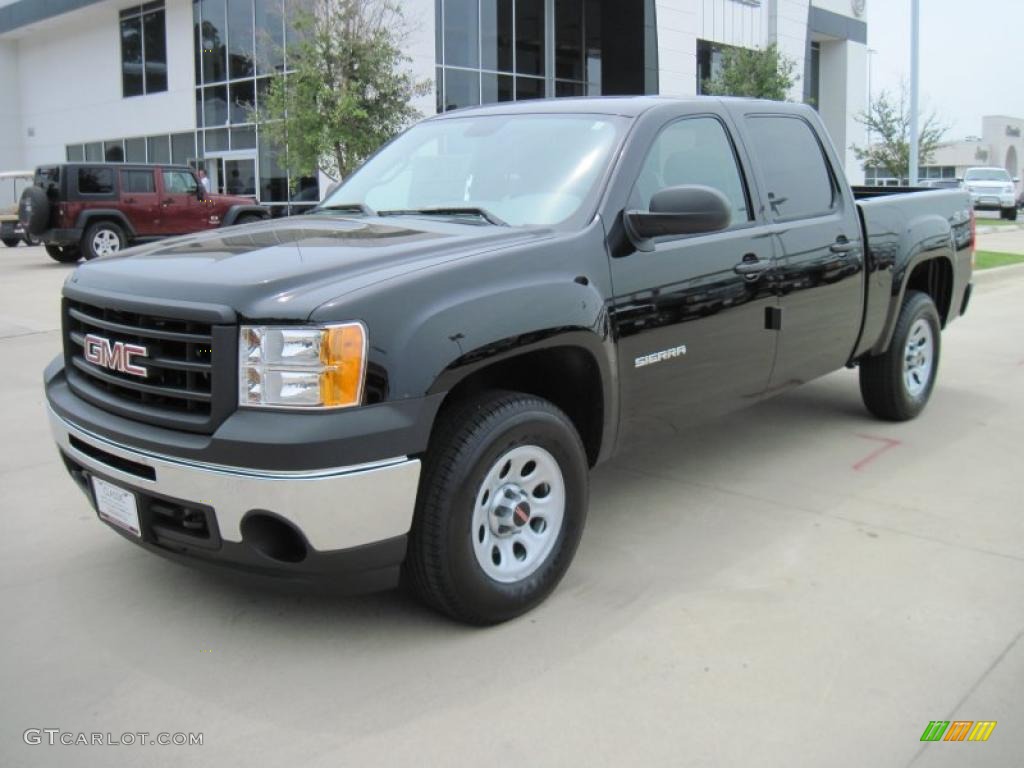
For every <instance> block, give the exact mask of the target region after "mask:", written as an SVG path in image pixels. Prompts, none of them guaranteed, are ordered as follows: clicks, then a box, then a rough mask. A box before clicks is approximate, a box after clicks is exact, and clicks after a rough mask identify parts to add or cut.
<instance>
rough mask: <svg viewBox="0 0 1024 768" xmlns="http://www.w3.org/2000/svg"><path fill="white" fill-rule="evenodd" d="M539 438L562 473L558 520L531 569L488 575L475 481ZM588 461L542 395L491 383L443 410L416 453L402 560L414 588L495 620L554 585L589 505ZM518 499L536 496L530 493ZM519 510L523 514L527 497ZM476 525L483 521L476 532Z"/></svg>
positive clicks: (472, 618)
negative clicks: (506, 578) (416, 483)
mask: <svg viewBox="0 0 1024 768" xmlns="http://www.w3.org/2000/svg"><path fill="white" fill-rule="evenodd" d="M538 447H539V448H541V449H543V451H546V452H547V454H548V455H549V456H550V458H553V459H554V462H555V464H556V465H557V468H558V471H559V472H560V473H561V480H562V481H563V484H564V492H565V496H564V498H565V505H564V516H563V518H562V523H561V527H560V528H559V529H558V530H557V533H556V534H555V538H554V539H553V543H552V544H551V545H549V546H550V547H551V548H550V550H549V551H547V553H546V554H545V555H544V556H543V558H541V559H539V560H538V561H537V565H536V569H535V570H534V571H532V572H531V573H529V574H527V575H525V576H524V577H523V578H522V579H520V580H518V581H512V582H502V581H499V580H495V578H492V577H491V576H490V575H488V574H487V573H486V572H485V571H484V569H483V567H482V566H481V564H480V562H479V561H478V559H477V555H476V554H475V550H474V542H473V537H474V535H475V532H474V530H473V528H474V527H475V524H474V518H473V515H474V512H475V511H476V505H477V500H478V498H479V497H480V494H481V492H482V491H483V490H484V489H483V487H482V483H483V482H484V480H485V478H487V477H488V476H489V473H492V472H493V471H494V469H495V468H496V467H497V466H498V463H497V462H499V460H504V457H505V455H506V454H507V453H508V452H509V451H512V450H515V449H517V448H526V449H528V450H531V449H532V450H536V448H538ZM528 463H529V462H528ZM524 471H527V470H526V469H525V468H524ZM587 471H588V467H587V456H586V451H585V450H584V448H583V444H582V442H581V441H580V438H579V435H578V434H577V432H576V430H575V428H574V427H573V425H572V422H571V421H570V420H569V418H568V417H567V416H566V415H565V414H564V413H563V412H562V411H561V410H559V409H558V408H557V407H555V406H554V405H553V404H551V403H550V402H548V401H547V400H543V399H541V398H539V397H534V396H532V395H525V394H520V393H514V392H488V393H484V394H483V395H481V396H479V397H476V398H473V399H471V400H468V401H466V402H465V403H463V404H461V405H458V406H456V407H454V408H453V409H452V410H451V411H449V412H448V413H446V414H443V415H442V416H441V421H440V422H439V424H438V426H437V428H436V429H435V433H434V435H433V436H432V437H431V442H430V447H429V449H428V452H427V456H426V458H425V460H424V463H423V473H422V475H421V479H420V488H419V494H418V497H417V506H416V514H415V518H414V520H413V526H412V531H411V533H410V539H409V551H408V557H407V560H406V565H405V568H406V575H407V577H408V580H409V582H410V583H411V585H412V587H413V589H414V590H415V591H416V593H417V594H418V595H419V596H420V597H421V598H422V599H423V601H424V602H426V603H427V604H428V605H430V606H431V607H433V608H435V609H437V610H439V611H441V612H442V613H445V614H447V615H448V616H451V617H452V618H454V619H457V620H459V621H463V622H466V623H468V624H477V625H487V624H497V623H499V622H502V621H507V620H509V619H512V618H514V617H516V616H519V615H520V614H522V613H525V612H526V611H528V610H530V609H531V608H533V607H534V606H535V605H537V604H538V603H540V602H541V601H542V600H544V598H545V597H547V596H548V595H549V594H550V593H551V591H552V590H553V589H554V588H555V587H556V586H557V585H558V582H559V581H560V580H561V578H562V576H564V575H565V572H566V570H567V569H568V568H569V564H570V563H571V562H572V558H573V556H574V555H575V553H576V547H577V545H578V544H579V541H580V536H581V534H582V532H583V526H584V523H585V522H586V515H587V502H588V499H587V496H588V477H587ZM523 476H524V477H528V476H529V475H528V474H527V475H523ZM526 485H527V487H528V485H529V483H528V482H527V483H526ZM538 488H540V486H538ZM549 492H550V489H549ZM531 493H533V494H534V495H535V497H536V498H538V499H542V498H543V495H546V494H543V491H538V490H537V489H534V490H533V491H532V492H531ZM542 494H543V495H542ZM497 497H498V496H497V494H495V497H494V498H497ZM524 499H526V500H528V501H530V502H534V503H535V504H536V503H543V502H536V501H535V498H534V497H531V496H529V495H527V496H524ZM526 510H527V512H526V514H527V516H529V514H530V507H529V505H527V506H526ZM518 511H519V506H516V512H518ZM510 519H511V518H510ZM542 522H543V521H542ZM520 525H522V523H520ZM523 533H525V532H523ZM482 534H483V529H482V528H481V540H482ZM495 541H497V539H495ZM507 541H512V542H514V541H517V540H516V539H507ZM519 541H529V540H528V539H522V540H519ZM512 546H513V547H514V546H516V545H515V544H514V543H513V544H512ZM520 546H521V545H520Z"/></svg>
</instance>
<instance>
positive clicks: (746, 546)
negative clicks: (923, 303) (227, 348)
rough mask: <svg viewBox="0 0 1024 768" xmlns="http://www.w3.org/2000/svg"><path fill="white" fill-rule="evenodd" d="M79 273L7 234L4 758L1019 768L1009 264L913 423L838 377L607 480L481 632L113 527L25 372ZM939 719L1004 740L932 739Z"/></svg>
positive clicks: (0, 473) (1018, 551) (1017, 520)
mask: <svg viewBox="0 0 1024 768" xmlns="http://www.w3.org/2000/svg"><path fill="white" fill-rule="evenodd" d="M69 272H70V269H69V268H68V267H64V266H61V265H58V264H55V263H53V262H52V261H50V260H49V259H48V258H47V257H46V255H45V254H44V253H43V252H42V249H37V248H24V247H19V248H17V249H14V250H12V249H6V250H4V249H0V358H2V360H3V363H2V365H0V370H2V371H3V374H4V375H3V377H2V379H0V414H2V424H3V427H4V429H3V434H4V438H5V439H4V440H3V441H2V442H0V488H2V489H3V492H2V494H0V505H2V509H0V513H2V519H3V535H2V536H0V595H2V598H3V600H2V608H0V610H2V617H3V618H2V626H3V630H2V632H0V637H2V649H3V657H2V661H0V689H2V690H3V692H4V695H3V696H2V699H0V722H2V723H3V729H2V732H0V765H9V766H33V765H41V766H42V765H45V766H60V765H74V766H105V767H106V766H110V765H115V764H132V765H137V766H150V765H154V766H155V765H160V766H164V765H180V764H204V765H217V766H234V765H239V766H241V765H246V766H249V765H285V764H287V765H301V766H332V768H333V767H335V766H349V765H351V766H369V765H374V766H377V765H417V766H433V765H437V766H457V765H465V764H469V763H471V762H472V763H474V764H479V763H486V764H489V765H495V766H501V765H529V766H549V765H550V766H571V765H587V766H617V767H618V766H624V765H630V766H632V765H635V766H683V765H685V766H741V765H742V766H815V767H817V766H829V767H830V768H831V767H839V766H857V767H858V768H862V767H863V766H909V765H913V766H965V765H983V766H1011V765H1020V763H1021V755H1024V696H1022V695H1021V685H1022V683H1024V639H1022V638H1024V600H1022V599H1021V596H1022V594H1024V515H1022V511H1024V502H1022V501H1021V499H1022V494H1021V490H1020V477H1021V476H1020V473H1021V470H1022V457H1024V449H1022V444H1024V398H1021V391H1022V387H1024V343H1022V341H1021V339H1022V338H1024V310H1022V307H1024V270H1021V269H1019V268H1013V267H1011V268H1008V269H1006V270H1004V271H1002V272H1001V273H999V274H995V273H992V274H988V275H985V276H984V278H983V279H982V280H980V281H979V286H978V290H977V291H976V293H975V297H974V301H973V305H972V307H971V311H970V312H969V314H968V316H967V317H966V318H965V319H963V320H961V321H958V322H957V323H956V324H954V325H953V326H952V327H951V328H950V329H949V331H948V332H947V333H946V334H945V335H944V339H943V341H944V349H943V357H942V363H941V371H940V377H939V383H938V386H937V389H936V391H935V394H934V397H933V400H932V403H931V405H930V407H929V409H928V410H927V411H926V412H925V414H924V415H923V416H922V417H921V418H920V419H919V420H917V421H915V422H913V423H910V424H904V425H891V424H883V423H880V422H877V421H874V420H872V419H871V418H870V417H868V415H867V414H866V412H865V411H864V410H863V408H862V406H861V404H860V399H859V394H858V391H857V383H856V375H855V373H853V372H849V371H843V372H840V373H837V374H834V375H832V376H829V377H827V378H825V379H823V380H821V381H818V382H815V383H813V384H810V385H808V386H806V387H804V388H802V389H801V390H798V391H796V392H793V393H790V394H787V395H785V396H782V397H780V398H777V399H776V400H774V401H771V402H769V403H766V404H764V405H761V406H758V407H756V408H754V409H750V410H747V411H744V412H741V413H738V414H734V415H732V416H730V417H728V418H726V419H722V420H719V421H716V422H713V423H710V424H707V425H706V426H704V427H702V428H700V429H698V430H695V431H694V432H692V433H691V434H687V435H683V436H677V437H674V438H671V439H668V440H666V441H663V442H659V443H657V444H652V445H651V446H650V447H649V448H648V449H647V450H646V451H645V452H643V453H638V454H634V455H630V456H627V457H623V458H620V459H617V460H616V461H614V462H612V463H611V464H609V465H606V466H604V467H602V468H600V469H599V470H598V471H597V472H595V474H594V477H593V490H592V506H591V512H590V519H589V525H588V528H587V531H586V532H585V534H584V537H583V543H582V545H581V548H580V551H579V554H578V556H577V558H576V562H575V564H574V565H573V567H572V569H571V570H570V572H569V574H568V576H567V577H566V579H565V581H564V582H563V583H562V585H561V587H560V588H559V589H558V591H557V592H556V593H555V594H554V595H553V596H552V598H551V599H549V600H548V601H547V602H546V603H545V604H544V605H542V606H541V607H540V608H539V609H538V610H536V611H535V612H533V613H531V614H529V615H527V616H525V617H523V618H521V619H519V620H517V621H514V622H512V623H509V624H506V625H504V626H500V627H495V628H491V629H486V630H479V629H468V628H465V627H462V626H457V625H454V624H451V623H449V622H448V621H446V620H444V619H441V618H439V617H437V616H435V615H433V614H432V613H429V612H428V611H426V610H424V609H422V608H420V607H419V606H418V605H417V604H416V603H415V602H413V601H412V600H411V599H410V598H408V597H406V596H404V595H402V594H401V593H389V594H384V595H370V596H365V597H358V598H333V597H323V596H319V597H303V596H295V595H294V594H288V593H283V594H278V593H269V594H268V593H266V592H263V591H257V590H254V589H252V588H251V587H249V586H247V585H245V584H238V583H236V582H228V581H224V580H222V579H219V578H217V577H216V576H211V575H209V574H206V573H203V572H197V571H193V570H191V569H188V568H183V567H180V566H178V565H175V564H172V563H169V562H165V561H163V560H162V559H159V558H155V557H153V556H151V555H148V554H147V553H145V552H143V551H141V550H138V549H136V548H134V547H132V546H130V545H129V544H127V543H126V542H124V541H123V540H122V539H121V538H120V537H119V536H117V535H116V534H114V533H113V532H111V531H110V530H108V529H107V528H106V526H104V525H103V524H101V523H100V522H98V521H97V519H96V517H95V515H94V514H93V513H92V511H91V510H90V509H89V508H88V506H87V505H86V502H85V500H84V498H83V497H82V495H81V493H80V492H79V491H78V490H77V488H76V487H75V486H74V485H73V484H72V482H71V481H70V480H69V479H68V478H67V477H66V476H65V473H64V470H63V468H62V466H61V465H60V462H59V460H58V458H57V455H56V451H55V449H54V448H53V446H52V444H51V442H50V438H49V436H48V433H47V427H46V419H45V412H44V408H45V406H44V398H43V393H42V388H41V383H40V381H41V371H42V369H43V367H44V366H45V364H46V363H47V362H48V361H49V360H50V359H51V358H52V357H53V356H54V355H55V354H56V353H57V352H58V350H59V347H60V337H59V332H58V330H57V329H58V314H57V308H58V293H59V289H60V285H61V282H62V280H63V279H64V277H65V276H66V275H67V274H68V273H69ZM931 720H951V721H952V720H995V721H997V722H998V726H997V727H996V729H995V730H994V732H993V733H992V736H991V738H990V739H989V741H988V742H987V743H966V742H965V743H943V742H939V743H930V744H924V743H922V742H920V741H919V739H920V737H921V735H922V732H923V731H924V729H925V727H926V725H927V724H928V722H929V721H931ZM29 728H38V729H45V728H57V729H60V730H61V731H64V732H70V733H79V732H86V733H92V732H101V733H104V734H105V733H108V732H109V733H110V734H112V735H113V736H114V737H115V738H117V737H119V736H120V734H122V733H125V732H140V731H146V732H149V733H151V734H156V733H159V732H172V733H173V732H193V733H195V732H202V733H203V745H202V746H149V745H142V746H140V745H133V746H48V745H46V744H42V745H26V744H25V743H24V741H23V735H22V734H23V732H24V731H25V730H26V729H29Z"/></svg>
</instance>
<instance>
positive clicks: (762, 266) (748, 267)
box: [732, 253, 771, 280]
mask: <svg viewBox="0 0 1024 768" xmlns="http://www.w3.org/2000/svg"><path fill="white" fill-rule="evenodd" d="M770 266H771V262H770V261H768V260H764V261H762V260H761V259H759V258H758V257H757V255H756V254H753V253H748V254H746V255H745V256H744V257H743V261H741V262H740V263H739V264H737V265H736V266H735V267H733V268H732V271H733V272H735V273H736V274H737V275H743V276H744V277H745V278H747V279H748V280H756V279H757V278H758V277H760V275H761V273H762V272H764V271H765V270H767V269H768V268H769V267H770Z"/></svg>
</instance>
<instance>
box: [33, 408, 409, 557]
mask: <svg viewBox="0 0 1024 768" xmlns="http://www.w3.org/2000/svg"><path fill="white" fill-rule="evenodd" d="M49 416H50V428H51V431H52V433H53V437H54V440H56V442H57V445H58V447H59V448H60V450H61V451H63V452H64V453H65V454H66V455H67V456H68V457H70V458H71V459H72V460H73V461H74V462H76V463H77V464H79V465H81V466H82V467H84V468H85V469H87V470H88V471H90V472H93V473H95V474H97V475H101V476H103V477H105V478H108V479H110V480H112V481H114V482H116V483H118V484H119V485H123V486H125V487H126V488H128V489H136V490H138V491H140V492H142V493H150V492H151V493H153V494H156V495H158V496H165V497H171V498H174V499H182V500H187V501H191V502H193V503H196V504H202V505H204V506H206V507H210V508H212V509H213V510H214V514H215V516H216V524H217V527H218V529H219V533H220V538H221V539H223V540H225V541H227V542H236V543H239V542H241V541H242V531H241V523H242V519H243V518H244V517H245V516H246V514H248V513H249V512H252V511H262V512H271V513H273V514H274V515H275V516H277V517H280V518H283V519H284V520H286V521H288V522H289V523H291V524H292V525H293V526H294V527H295V528H297V529H298V530H299V531H300V532H301V533H302V535H303V536H304V537H305V539H306V541H307V542H308V543H309V546H310V547H312V548H313V549H314V550H316V551H320V552H325V551H332V550H344V549H350V548H353V547H360V546H363V545H367V544H372V543H376V542H380V541H383V540H385V539H392V538H394V537H398V536H404V535H405V534H407V533H408V531H409V528H410V526H411V524H412V516H413V510H414V508H415V504H416V490H417V487H418V484H419V475H420V462H419V460H418V459H409V458H407V457H398V458H394V459H389V460H386V461H380V462H374V463H373V464H363V465H358V466H349V467H337V468H331V469H319V470H314V471H309V472H271V471H266V470H249V469H245V468H241V467H228V466H220V465H214V464H205V463H201V462H194V461H186V460H182V459H177V458H174V457H171V456H164V455H160V454H156V453H149V452H145V451H140V450H138V449H135V448H130V447H128V446H125V445H121V444H119V443H115V442H113V441H111V440H108V439H106V438H103V437H100V436H98V435H95V434H92V433H91V432H87V431H85V430H82V429H79V428H78V427H76V426H74V425H73V424H71V423H69V422H68V421H65V420H64V419H62V418H61V417H60V416H58V415H57V414H56V413H54V412H53V410H50V411H49ZM111 457H113V458H111ZM143 475H149V476H150V477H146V476H143ZM150 478H152V479H150Z"/></svg>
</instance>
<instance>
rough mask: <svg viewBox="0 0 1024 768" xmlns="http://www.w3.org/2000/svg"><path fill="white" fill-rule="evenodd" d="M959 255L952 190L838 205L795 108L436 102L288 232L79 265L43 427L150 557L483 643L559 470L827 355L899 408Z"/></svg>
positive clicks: (868, 196)
mask: <svg viewBox="0 0 1024 768" xmlns="http://www.w3.org/2000/svg"><path fill="white" fill-rule="evenodd" d="M894 192H901V193H902V194H893V193H894ZM973 249H974V220H973V213H972V209H971V201H970V199H969V198H968V196H967V194H966V193H964V192H961V191H958V190H949V191H945V190H942V191H927V192H914V191H909V190H891V189H890V190H870V189H864V190H853V189H851V188H850V186H848V185H847V183H846V182H845V180H844V177H843V172H842V165H841V163H840V161H839V158H838V156H837V154H836V152H835V150H834V148H833V147H832V144H831V142H830V141H829V139H828V137H827V135H826V133H825V131H824V129H823V128H822V125H821V123H820V121H819V119H818V117H817V115H816V114H815V112H814V111H813V110H811V109H809V108H807V107H805V106H800V105H792V104H778V103H768V102H758V101H749V100H721V99H700V98H698V99H688V100H670V99H661V98H654V97H637V98H621V99H613V98H607V99H580V100H552V101H540V102H527V103H518V104H511V105H496V106H489V107H482V108H477V109H471V110H465V111H458V112H454V113H448V114H445V115H441V116H437V117H434V118H431V119H429V120H425V121H423V122H421V123H419V124H418V125H416V126H414V127H413V128H411V129H410V130H408V131H406V132H405V133H403V134H402V135H401V136H399V137H398V138H397V139H395V140H394V141H393V142H391V143H390V144H388V145H386V146H385V147H383V148H382V149H381V150H380V151H379V152H378V153H377V154H376V155H374V156H373V157H372V158H371V159H370V160H369V161H368V162H366V163H365V164H364V165H363V167H362V168H361V169H360V170H358V171H357V172H356V173H355V174H353V175H352V176H351V177H350V178H349V179H348V180H347V181H346V182H345V183H344V184H343V185H341V186H340V187H339V188H338V189H337V190H336V191H335V192H333V193H332V194H331V195H330V196H329V197H328V199H327V200H326V201H325V202H324V203H323V204H322V205H321V206H320V207H319V208H318V209H317V210H316V211H315V212H314V213H312V214H310V215H306V216H301V217H294V218H291V219H278V220H274V221H267V222H263V223H256V224H251V225H245V226H239V227H235V228H233V229H230V230H226V231H212V232H207V233H203V234H198V235H193V236H186V237H181V238H177V239H173V240H168V241H164V242H161V243H158V244H152V245H145V246H140V247H137V248H132V249H130V250H127V251H124V252H123V253H119V254H116V255H112V256H109V257H103V258H99V259H96V260H95V261H93V262H90V263H88V264H85V265H83V266H81V267H79V268H78V269H77V270H76V271H75V272H74V273H73V274H72V275H71V276H70V277H69V279H68V280H67V282H66V284H65V286H64V295H63V334H64V352H63V354H62V355H61V356H60V357H59V358H57V359H56V360H54V361H53V363H52V364H51V365H50V366H49V367H48V368H47V370H46V372H45V386H46V394H47V398H48V401H49V406H50V413H51V424H52V429H53V434H54V437H55V439H56V441H57V444H58V447H59V449H60V453H61V456H62V457H63V461H64V464H65V465H66V467H67V469H68V471H69V472H70V474H71V476H72V477H73V478H74V479H75V480H76V482H78V483H79V484H80V485H81V487H82V489H83V490H84V491H85V493H86V495H87V496H88V497H89V499H90V501H91V503H92V504H93V505H94V507H95V508H96V510H97V512H98V514H99V516H100V518H101V519H103V520H104V521H106V522H107V523H109V524H110V525H111V527H113V528H114V529H115V530H117V531H118V532H120V533H121V534H122V535H124V537H125V538H127V539H129V540H131V541H134V542H135V543H137V544H139V545H141V546H143V547H145V548H147V549H149V550H151V551H153V552H157V553H160V554H163V555H166V556H169V557H172V558H177V559H180V560H183V561H186V562H193V563H209V564H215V565H218V566H221V567H226V568H231V569H236V570H243V571H248V572H255V573H259V574H264V575H268V576H279V577H286V578H291V579H296V580H301V581H304V582H306V583H309V582H317V583H321V584H322V583H327V584H332V585H341V586H343V587H345V588H348V589H370V588H387V587H392V586H394V585H396V584H398V583H399V581H400V580H401V579H402V578H403V577H404V579H405V580H406V581H407V582H408V583H409V584H410V585H411V586H412V587H413V589H415V591H416V592H417V593H418V594H419V595H420V596H422V598H423V599H424V600H426V602H428V603H429V604H430V605H432V606H434V607H436V608H438V609H440V610H441V611H444V612H446V613H447V614H449V615H450V616H453V617H455V618H457V619H460V620H463V621H466V622H471V623H480V624H486V623H493V622H499V621H503V620H506V619H509V618H511V617H513V616H516V615H518V614H520V613H522V612H524V611H526V610H528V609H529V608H531V607H532V606H534V605H536V604H537V603H538V602H539V601H541V600H543V599H544V597H545V596H546V595H548V594H549V593H550V592H551V590H552V589H553V588H554V587H555V585H556V584H557V583H558V581H559V579H560V578H561V577H562V575H563V574H564V573H565V571H566V569H567V568H568V567H569V563H570V561H571V560H572V558H573V554H574V552H575V550H576V547H577V544H578V543H579V541H580V535H581V533H582V530H583V525H584V521H585V518H586V513H587V503H588V499H587V488H588V472H589V470H590V469H591V468H592V467H595V466H596V465H598V464H600V463H601V462H603V461H605V460H606V459H608V458H609V457H611V456H614V455H615V454H616V453H617V452H621V451H624V450H629V446H630V445H631V444H635V443H636V442H637V441H639V442H647V441H650V440H652V439H655V437H656V436H657V435H658V434H659V433H672V434H685V433H683V432H682V430H684V429H685V428H686V426H687V425H688V424H691V423H692V422H694V421H696V420H698V419H707V418H709V417H713V416H714V415H715V414H719V413H724V412H726V411H729V410H732V409H736V408H740V407H742V406H746V405H750V404H753V403H757V402H758V401H760V400H762V399H764V398H767V397H769V396H771V395H774V394H778V393H779V392H783V391H786V390H788V389H790V388H791V387H794V386H796V385H798V384H801V383H803V382H806V381H809V380H811V379H814V378H816V377H819V376H822V375H824V374H827V373H829V372H831V371H835V370H837V369H840V368H843V367H844V366H859V368H860V387H861V392H862V393H863V399H864V402H865V404H866V406H867V409H868V410H869V411H870V412H871V413H873V414H874V415H876V416H877V417H879V418H882V419H889V420H895V421H899V420H905V419H910V418H913V417H914V416H916V415H917V414H918V413H920V411H921V410H922V409H923V408H924V406H925V404H926V403H927V401H928V399H929V396H930V394H931V391H932V388H933V386H934V384H935V377H936V373H937V370H938V365H939V347H940V333H941V331H942V329H943V328H945V326H946V325H947V324H948V323H950V322H952V321H953V320H954V319H955V318H956V317H957V316H959V315H961V314H962V313H963V312H964V311H965V309H966V307H967V303H968V300H969V298H970V293H971V284H970V279H971V271H972V260H973ZM677 439H685V438H677Z"/></svg>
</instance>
